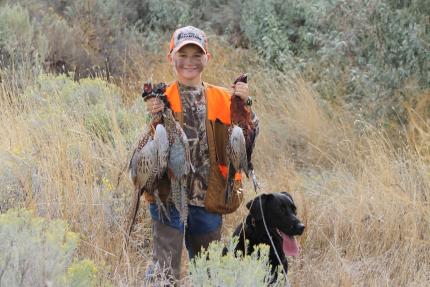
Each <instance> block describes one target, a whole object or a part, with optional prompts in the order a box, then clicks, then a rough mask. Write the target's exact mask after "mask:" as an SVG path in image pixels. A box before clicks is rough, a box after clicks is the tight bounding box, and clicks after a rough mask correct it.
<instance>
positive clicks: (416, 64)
mask: <svg viewBox="0 0 430 287" xmlns="http://www.w3.org/2000/svg"><path fill="white" fill-rule="evenodd" d="M400 3H405V4H402V5H401V4H400ZM427 6H428V5H426V4H425V3H423V1H400V2H399V1H388V0H368V1H365V2H363V1H359V0H337V1H320V0H313V1H305V2H297V1H279V0H271V1H262V0H253V1H248V2H246V5H245V6H244V10H243V13H242V20H241V29H242V30H243V32H244V34H245V36H246V37H247V38H248V39H249V42H250V44H251V46H252V47H255V48H256V49H257V50H258V51H259V52H260V54H261V55H262V56H263V57H264V58H265V59H266V60H267V62H268V63H269V64H270V65H272V66H275V67H276V68H277V69H280V70H282V71H289V70H291V69H297V70H299V71H300V72H303V73H305V75H306V77H307V78H308V79H311V80H313V81H314V82H315V86H316V88H317V89H318V90H319V92H321V93H322V95H323V96H325V97H326V98H328V99H331V100H335V97H336V96H339V95H340V96H342V97H343V96H345V97H344V98H342V99H341V100H346V102H347V103H349V104H351V106H352V107H353V108H355V110H358V109H359V108H360V107H361V106H364V110H368V111H369V112H368V113H367V114H366V115H370V116H371V117H372V118H373V119H380V118H384V117H386V116H387V115H388V116H395V117H396V118H397V116H398V115H399V114H400V115H404V113H405V111H404V110H403V109H402V104H403V103H404V101H405V100H406V101H410V100H412V101H413V99H408V98H407V96H408V94H409V95H410V94H416V92H417V91H420V90H425V89H428V88H429V87H430V80H429V79H430V77H429V74H428V71H429V70H430V66H429V63H430V54H429V53H428V52H427V50H428V47H426V41H427V40H426V39H427V38H428V37H429V32H428V31H429V24H428V13H426V11H428V8H424V7H427ZM421 8H422V9H421ZM408 82H413V83H416V85H415V90H412V91H411V90H410V85H409V86H408V85H407V84H408ZM339 88H340V91H339ZM354 106H356V107H354ZM393 108H394V109H395V111H394V114H393Z"/></svg>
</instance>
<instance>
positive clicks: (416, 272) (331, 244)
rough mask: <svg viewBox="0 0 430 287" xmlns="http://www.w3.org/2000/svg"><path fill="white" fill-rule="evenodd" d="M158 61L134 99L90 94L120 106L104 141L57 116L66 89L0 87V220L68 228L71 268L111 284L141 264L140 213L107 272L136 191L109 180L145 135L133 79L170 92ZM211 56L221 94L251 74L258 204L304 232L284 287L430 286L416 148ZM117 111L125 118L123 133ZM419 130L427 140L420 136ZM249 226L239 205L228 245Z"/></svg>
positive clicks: (145, 59) (429, 218) (249, 61)
mask: <svg viewBox="0 0 430 287" xmlns="http://www.w3.org/2000/svg"><path fill="white" fill-rule="evenodd" d="M165 50H166V49H164V50H162V52H161V53H160V54H158V55H148V56H142V59H137V60H139V61H142V63H144V65H142V71H141V72H139V75H135V76H134V79H132V80H131V81H132V83H131V84H130V86H127V85H126V84H124V83H126V82H125V81H122V85H120V86H121V88H119V90H117V89H118V88H116V87H114V86H113V85H107V84H100V82H99V83H98V85H102V86H103V85H107V86H106V89H108V90H117V93H118V94H121V95H122V96H123V97H122V98H123V101H119V102H115V101H111V100H110V99H111V98H110V97H106V103H105V104H106V109H107V110H108V114H109V118H110V121H111V125H110V126H109V127H110V128H111V129H112V132H111V133H110V138H109V140H106V139H103V138H100V137H98V136H97V135H95V134H94V132H91V131H89V130H88V128H87V127H86V126H85V122H86V119H85V117H86V112H87V111H85V109H83V110H80V109H77V110H76V111H75V112H74V113H71V112H70V110H69V109H71V107H73V106H74V103H73V104H72V105H68V106H67V105H63V102H64V101H63V98H64V95H63V94H62V93H63V92H64V91H63V90H61V91H57V92H52V90H51V92H49V93H45V94H44V93H39V94H38V97H27V96H28V94H29V91H32V90H34V91H40V90H39V89H38V85H37V84H34V85H33V86H31V85H30V86H28V87H27V91H26V92H25V93H18V92H17V91H18V90H19V89H17V88H15V87H14V83H13V82H10V81H3V82H1V83H0V85H1V86H0V108H1V111H2V112H1V114H0V180H1V182H2V183H3V184H2V186H1V187H0V190H1V192H2V196H4V197H7V198H6V199H3V198H2V208H1V211H2V212H3V211H4V210H5V209H6V208H9V207H11V206H17V205H24V206H27V207H29V208H33V209H35V210H36V211H37V212H38V213H39V214H41V215H44V216H46V217H48V218H63V219H66V220H67V221H68V222H70V224H71V225H72V227H73V229H74V230H75V231H77V232H79V233H80V234H81V235H82V244H81V246H80V255H81V256H83V257H90V258H92V259H93V260H95V262H97V263H99V264H102V263H103V264H105V266H106V267H105V268H104V269H103V270H104V276H106V277H109V278H111V279H112V280H113V282H114V285H119V286H139V285H140V284H141V278H142V276H143V272H144V267H145V262H146V260H147V258H148V256H149V251H150V248H149V247H150V242H149V241H148V238H149V223H148V220H147V218H148V216H147V215H146V213H145V212H146V211H145V208H142V211H141V213H142V214H141V215H142V216H141V218H142V219H141V222H140V223H139V224H138V225H137V228H136V232H135V234H134V236H133V238H134V241H133V243H134V244H133V248H131V249H129V250H128V251H127V252H125V254H124V257H123V260H122V261H121V264H120V266H119V268H118V270H117V272H116V273H115V272H114V269H115V267H116V263H117V260H118V256H119V253H120V252H121V249H122V240H123V235H122V234H123V231H124V218H125V214H126V212H127V204H128V201H129V200H130V192H131V191H132V187H131V184H130V182H129V181H128V179H127V176H125V175H123V176H122V177H121V178H120V181H119V184H118V185H117V180H118V176H119V175H120V174H121V172H122V169H123V167H124V165H125V164H126V162H127V159H128V157H129V156H130V149H131V147H132V143H133V142H134V141H135V140H136V139H137V137H138V135H139V131H140V127H141V126H142V125H143V124H144V113H143V111H142V108H141V107H142V105H143V103H141V102H140V101H139V99H138V98H139V94H138V92H139V86H140V85H141V82H139V80H137V79H140V81H144V80H146V79H147V78H148V77H150V76H151V74H152V76H153V79H154V81H159V80H164V81H169V80H172V79H173V73H172V70H171V68H170V66H169V65H168V64H167V63H166V61H165V53H164V51H165ZM211 52H212V53H213V54H214V59H213V61H212V63H211V64H210V66H209V67H208V68H207V71H205V75H204V77H205V80H207V81H208V82H211V83H214V84H219V85H223V86H228V85H229V83H231V82H232V81H233V79H234V78H235V77H236V76H237V75H238V74H240V73H241V72H249V73H250V77H251V80H250V88H251V91H252V93H253V95H255V98H256V104H255V110H256V112H257V113H258V115H259V117H260V119H261V135H260V137H259V139H258V143H257V151H256V155H255V160H254V161H255V165H256V171H257V173H258V175H259V176H260V179H261V181H262V183H263V186H264V189H263V191H265V192H272V191H285V190H286V191H289V192H290V193H292V195H293V197H294V198H295V200H296V202H297V205H298V207H299V214H300V217H301V218H302V219H303V221H304V222H305V223H306V225H307V228H306V232H305V234H304V235H303V236H302V237H301V238H300V243H301V248H302V252H301V255H300V256H299V257H298V258H295V259H291V260H290V273H289V278H290V281H291V283H292V285H293V286H426V285H428V284H430V276H429V274H430V235H429V232H428V231H429V230H430V202H429V200H430V191H429V190H430V189H429V187H430V173H429V165H428V163H427V161H426V158H428V155H427V154H423V151H426V149H418V148H419V147H420V146H421V145H424V143H422V142H419V141H417V140H416V141H414V145H408V144H405V143H404V141H402V140H401V139H400V137H399V138H393V137H389V136H387V134H386V133H385V132H384V130H382V129H380V128H376V127H373V126H371V125H369V124H367V123H366V122H363V121H361V120H360V121H358V120H356V117H355V115H351V114H348V113H347V112H345V111H343V110H341V109H340V108H334V107H331V106H329V105H327V104H324V103H323V102H321V100H320V98H319V97H318V95H317V94H316V93H314V92H313V91H312V89H311V88H310V85H309V84H307V83H306V82H305V81H304V80H303V79H300V78H298V77H295V76H291V75H288V76H287V75H279V74H276V73H274V72H271V71H265V70H262V69H261V68H260V65H259V62H258V60H257V59H256V58H255V57H254V56H252V55H250V54H249V53H247V52H245V51H240V50H233V49H231V48H228V47H226V45H225V44H224V43H223V42H221V41H218V42H217V41H212V51H211ZM136 78H137V79H136ZM103 91H104V90H103ZM30 94H31V93H30ZM135 99H137V102H136V100H135ZM78 106H79V105H78ZM118 107H119V108H120V109H122V110H125V111H126V112H127V113H130V115H131V117H132V118H133V123H131V124H130V127H131V128H130V129H129V130H128V131H126V132H125V131H123V130H122V129H121V128H120V124H119V115H118ZM415 119H418V117H416V118H415ZM417 121H418V120H416V121H415V122H417ZM419 131H420V138H426V137H428V135H429V131H428V129H427V128H421V129H420V130H419ZM404 136H405V135H404ZM409 142H410V141H409ZM417 145H418V146H417ZM416 150H419V151H420V152H416ZM246 186H247V187H248V190H249V192H248V193H247V198H248V199H250V198H252V197H253V196H254V194H253V192H252V191H251V189H250V187H251V185H250V183H249V182H246ZM245 214H246V210H245V208H244V207H243V206H242V207H241V208H240V209H239V211H238V212H236V213H234V214H233V215H228V216H226V218H225V221H224V222H225V224H224V230H223V235H224V237H228V236H229V235H230V234H231V233H232V229H233V228H234V226H235V225H237V224H238V222H239V221H240V220H241V219H242V218H243V217H244V216H245ZM185 261H186V260H185ZM184 263H185V262H184Z"/></svg>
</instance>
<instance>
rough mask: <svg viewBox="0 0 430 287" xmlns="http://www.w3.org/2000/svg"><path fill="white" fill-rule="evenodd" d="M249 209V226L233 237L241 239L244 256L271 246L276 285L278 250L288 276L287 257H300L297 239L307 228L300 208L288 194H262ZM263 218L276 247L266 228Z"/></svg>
mask: <svg viewBox="0 0 430 287" xmlns="http://www.w3.org/2000/svg"><path fill="white" fill-rule="evenodd" d="M260 204H261V206H260ZM246 207H247V208H248V209H249V214H248V216H247V217H246V220H245V222H244V223H242V224H240V225H239V226H238V227H237V228H236V230H235V231H234V233H233V236H239V243H238V244H237V246H236V250H235V251H238V250H241V251H242V254H245V253H246V254H251V253H252V251H253V250H254V246H256V245H258V244H260V243H265V244H268V245H269V246H270V253H269V263H270V264H271V266H272V269H271V272H272V275H273V276H274V277H273V281H275V280H276V278H277V274H276V273H275V270H276V267H277V266H279V265H280V264H279V260H278V258H277V256H276V253H275V249H276V252H277V254H278V255H279V259H280V260H281V262H282V266H281V267H283V268H284V270H285V273H287V271H288V262H287V258H286V256H287V255H288V256H296V255H298V253H299V248H298V245H297V242H296V240H295V238H294V236H295V235H302V233H303V231H304V229H305V226H304V225H303V224H302V223H301V222H300V220H299V219H298V218H297V217H296V206H295V205H294V201H293V198H292V197H291V195H289V194H288V193H287V192H276V193H269V194H261V195H259V196H257V197H256V198H255V199H254V200H252V201H250V202H248V203H247V204H246ZM261 210H263V215H262V214H261ZM263 216H264V220H265V222H266V226H267V231H268V233H269V234H270V237H271V238H272V241H273V245H274V246H272V243H271V242H270V239H269V234H267V231H266V228H265V226H264V222H263ZM245 240H249V243H248V245H247V246H245ZM245 249H246V250H245ZM285 275H286V274H285Z"/></svg>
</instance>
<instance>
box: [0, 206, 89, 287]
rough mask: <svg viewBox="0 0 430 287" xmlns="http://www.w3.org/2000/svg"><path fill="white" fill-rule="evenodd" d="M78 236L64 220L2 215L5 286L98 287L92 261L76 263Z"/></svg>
mask: <svg viewBox="0 0 430 287" xmlns="http://www.w3.org/2000/svg"><path fill="white" fill-rule="evenodd" d="M77 244H78V235H77V234H76V233H73V232H70V231H69V228H68V226H67V224H66V223H65V222H64V221H61V220H52V221H47V220H45V219H43V218H40V217H33V216H32V214H31V212H29V211H25V210H9V211H8V212H7V213H5V214H1V215H0V284H1V285H2V286H11V287H12V286H95V283H96V278H97V269H96V268H95V266H94V264H93V263H92V262H91V261H89V260H83V261H75V262H74V263H72V262H73V259H74V258H73V256H74V253H75V251H76V248H77Z"/></svg>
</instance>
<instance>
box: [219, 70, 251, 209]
mask: <svg viewBox="0 0 430 287" xmlns="http://www.w3.org/2000/svg"><path fill="white" fill-rule="evenodd" d="M247 81H248V76H247V75H246V74H244V75H241V76H240V77H238V78H237V79H236V80H235V81H234V84H236V83H238V82H244V83H246V82H247ZM230 117H231V126H230V128H229V135H230V136H229V140H228V143H227V156H228V159H229V164H228V175H227V186H226V198H225V201H226V202H227V203H230V202H231V199H232V192H233V184H234V176H235V174H236V172H238V171H244V172H245V174H246V176H247V177H250V176H251V178H252V180H253V184H254V190H255V192H257V188H258V187H259V184H258V181H257V177H256V175H255V172H254V166H253V164H252V161H251V157H252V151H253V150H254V146H255V139H256V137H257V135H258V127H256V126H254V123H253V122H252V119H251V112H250V111H249V110H248V109H247V108H245V103H244V102H243V100H242V99H241V98H240V97H238V96H235V95H233V96H232V98H231V105H230Z"/></svg>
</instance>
